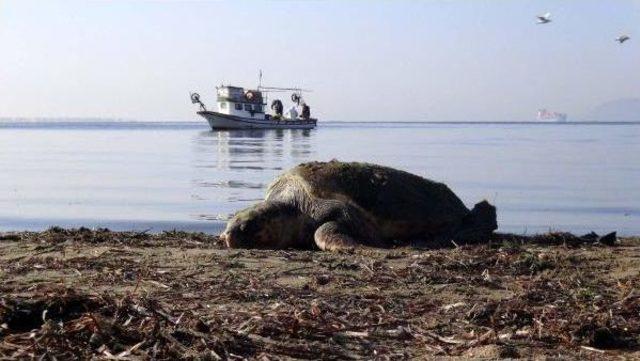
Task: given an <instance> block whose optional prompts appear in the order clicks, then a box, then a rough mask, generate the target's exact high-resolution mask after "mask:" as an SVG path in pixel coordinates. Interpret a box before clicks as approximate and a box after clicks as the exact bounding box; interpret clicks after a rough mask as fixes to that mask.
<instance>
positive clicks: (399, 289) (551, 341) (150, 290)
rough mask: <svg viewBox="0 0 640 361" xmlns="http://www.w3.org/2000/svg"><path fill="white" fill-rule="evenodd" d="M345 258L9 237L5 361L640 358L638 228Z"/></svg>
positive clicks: (111, 235)
mask: <svg viewBox="0 0 640 361" xmlns="http://www.w3.org/2000/svg"><path fill="white" fill-rule="evenodd" d="M574 241H575V239H574V238H572V237H570V236H569V235H566V234H549V235H545V236H541V237H537V238H535V239H532V238H525V237H519V236H496V239H495V240H494V241H493V242H492V243H490V244H485V245H475V246H462V247H453V246H452V247H447V248H440V249H416V248H397V249H390V250H357V251H353V252H345V253H327V252H309V251H257V250H227V249H224V248H223V247H222V244H221V243H220V241H219V239H218V238H217V237H215V236H211V235H205V234H201V233H184V232H165V233H161V234H148V233H144V232H139V233H136V232H110V231H108V230H89V229H79V230H65V229H60V228H53V229H50V230H48V231H45V232H20V233H4V234H0V359H13V358H38V359H40V358H41V357H43V358H42V359H54V358H53V357H55V358H57V359H68V358H72V357H80V358H91V357H97V358H105V359H106V358H110V359H114V358H115V357H119V359H148V358H157V359H176V358H188V359H195V358H201V359H212V360H215V359H240V358H249V359H261V360H272V359H318V358H323V359H403V358H429V359H431V358H435V357H440V358H442V359H458V358H460V359H463V358H518V357H522V358H539V359H554V358H555V357H558V356H560V357H563V358H564V359H585V358H591V359H603V358H604V359H625V358H626V359H633V358H635V359H637V358H640V348H639V346H638V345H639V342H640V336H639V335H640V293H639V292H638V289H639V288H640V239H639V238H624V239H620V240H619V242H618V244H616V245H615V246H605V245H602V244H598V243H578V242H574Z"/></svg>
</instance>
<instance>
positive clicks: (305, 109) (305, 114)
mask: <svg viewBox="0 0 640 361" xmlns="http://www.w3.org/2000/svg"><path fill="white" fill-rule="evenodd" d="M309 118H311V108H310V107H309V105H307V103H305V102H303V103H302V119H304V120H309Z"/></svg>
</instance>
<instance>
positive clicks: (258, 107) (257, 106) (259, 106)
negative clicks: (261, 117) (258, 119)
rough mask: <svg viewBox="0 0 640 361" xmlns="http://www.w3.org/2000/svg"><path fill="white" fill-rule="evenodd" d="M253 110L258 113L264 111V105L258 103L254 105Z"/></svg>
mask: <svg viewBox="0 0 640 361" xmlns="http://www.w3.org/2000/svg"><path fill="white" fill-rule="evenodd" d="M253 111H254V112H256V113H262V105H260V104H256V105H254V106H253Z"/></svg>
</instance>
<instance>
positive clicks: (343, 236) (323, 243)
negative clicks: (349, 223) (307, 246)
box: [313, 222, 360, 251]
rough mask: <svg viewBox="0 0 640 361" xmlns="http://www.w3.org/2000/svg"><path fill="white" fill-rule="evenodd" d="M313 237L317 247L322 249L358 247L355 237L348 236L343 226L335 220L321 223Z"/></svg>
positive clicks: (334, 249) (333, 249)
mask: <svg viewBox="0 0 640 361" xmlns="http://www.w3.org/2000/svg"><path fill="white" fill-rule="evenodd" d="M313 239H314V240H315V242H316V245H317V246H318V248H320V249H321V250H323V251H339V250H344V249H352V248H355V247H358V246H359V245H360V243H358V242H357V241H356V240H355V239H353V238H352V237H351V236H349V235H348V234H347V233H346V232H345V229H344V227H341V226H340V225H339V224H338V223H337V222H327V223H325V224H323V225H321V226H320V227H319V228H318V229H317V230H316V232H315V234H314V236H313Z"/></svg>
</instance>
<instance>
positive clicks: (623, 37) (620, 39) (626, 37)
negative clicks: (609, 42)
mask: <svg viewBox="0 0 640 361" xmlns="http://www.w3.org/2000/svg"><path fill="white" fill-rule="evenodd" d="M629 39H631V38H630V37H629V35H625V34H623V35H620V36H618V37H617V38H616V41H617V42H619V43H620V44H622V43H624V42H625V41H627V40H629Z"/></svg>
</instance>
